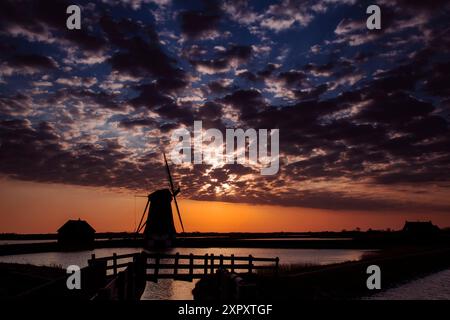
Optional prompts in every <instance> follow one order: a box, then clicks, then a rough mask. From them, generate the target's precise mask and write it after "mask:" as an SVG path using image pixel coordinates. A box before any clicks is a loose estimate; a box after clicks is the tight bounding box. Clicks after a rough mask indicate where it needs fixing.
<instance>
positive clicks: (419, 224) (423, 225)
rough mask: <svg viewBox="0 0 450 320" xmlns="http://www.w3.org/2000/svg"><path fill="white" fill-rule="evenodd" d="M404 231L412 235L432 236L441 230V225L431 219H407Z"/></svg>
mask: <svg viewBox="0 0 450 320" xmlns="http://www.w3.org/2000/svg"><path fill="white" fill-rule="evenodd" d="M402 231H403V233H404V234H406V235H411V236H422V237H423V236H432V235H435V234H437V233H438V232H439V227H438V226H435V225H434V224H433V223H432V222H431V221H406V222H405V225H404V226H403V230H402Z"/></svg>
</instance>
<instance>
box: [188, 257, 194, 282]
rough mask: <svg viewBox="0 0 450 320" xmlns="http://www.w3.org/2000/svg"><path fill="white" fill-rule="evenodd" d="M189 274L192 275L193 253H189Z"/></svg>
mask: <svg viewBox="0 0 450 320" xmlns="http://www.w3.org/2000/svg"><path fill="white" fill-rule="evenodd" d="M189 275H190V276H191V277H192V276H193V275H194V255H193V254H192V253H191V254H189Z"/></svg>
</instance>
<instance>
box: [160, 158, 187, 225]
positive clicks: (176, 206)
mask: <svg viewBox="0 0 450 320" xmlns="http://www.w3.org/2000/svg"><path fill="white" fill-rule="evenodd" d="M163 156H164V162H165V164H166V170H167V175H168V177H169V184H170V191H171V192H172V196H173V201H174V202H175V208H176V209H177V214H178V219H179V220H180V225H181V229H182V230H183V232H184V225H183V220H182V219H181V214H180V209H179V208H178V202H177V194H178V193H179V192H180V188H178V189H176V190H175V187H174V185H173V180H172V175H171V174H170V168H169V164H168V163H167V158H166V154H165V153H164V152H163Z"/></svg>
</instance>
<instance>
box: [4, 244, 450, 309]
mask: <svg viewBox="0 0 450 320" xmlns="http://www.w3.org/2000/svg"><path fill="white" fill-rule="evenodd" d="M369 265H377V266H379V267H380V269H381V286H382V290H385V289H388V288H390V287H393V286H396V285H399V284H401V283H404V282H407V281H410V280H412V279H416V278H419V277H422V276H425V275H428V274H431V273H434V272H438V271H440V270H444V269H448V268H450V248H443V247H430V246H420V247H418V246H414V247H396V248H390V249H385V250H381V251H378V252H372V253H369V254H366V255H365V256H363V258H362V260H360V261H349V262H344V263H339V264H332V265H325V266H320V265H281V266H280V268H279V269H278V271H277V272H276V273H275V272H273V271H267V270H264V271H263V270H257V272H256V273H252V274H248V273H244V274H234V273H230V272H228V271H226V270H223V269H221V270H220V271H218V272H217V273H215V274H210V275H207V276H205V278H202V279H201V280H200V281H199V282H198V283H197V285H196V287H195V289H194V291H193V294H194V299H195V300H199V301H216V302H217V301H250V300H260V301H276V300H349V299H360V298H364V297H367V296H370V295H371V294H374V293H378V292H380V290H369V289H368V288H367V286H366V280H367V278H368V277H369V275H368V274H367V267H368V266H369ZM67 276H68V275H67V274H66V272H65V270H64V269H61V268H59V267H42V266H41V267H39V266H33V265H21V264H5V263H0V300H4V299H8V300H9V299H14V300H16V299H19V300H24V299H33V300H38V299H52V300H61V299H62V300H73V299H75V300H87V299H90V298H92V297H93V296H94V295H95V294H96V293H97V291H89V290H88V291H83V292H81V293H80V294H74V293H73V292H72V291H77V290H72V291H69V290H67V287H66V285H65V283H66V279H67ZM82 279H87V280H86V283H83V288H88V287H90V286H91V287H97V286H96V285H95V283H91V282H92V281H94V282H95V280H96V279H97V276H96V275H95V274H85V275H84V276H83V277H82ZM141 289H143V288H141ZM139 292H140V293H139V295H136V296H135V297H134V299H136V298H138V297H139V296H140V294H142V290H140V291H139ZM75 293H78V292H75Z"/></svg>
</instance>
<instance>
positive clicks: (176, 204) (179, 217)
mask: <svg viewBox="0 0 450 320" xmlns="http://www.w3.org/2000/svg"><path fill="white" fill-rule="evenodd" d="M173 200H174V202H175V208H177V213H178V219H180V224H181V229H182V230H183V232H184V226H183V220H181V214H180V209H179V208H178V202H177V197H175V196H173Z"/></svg>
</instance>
